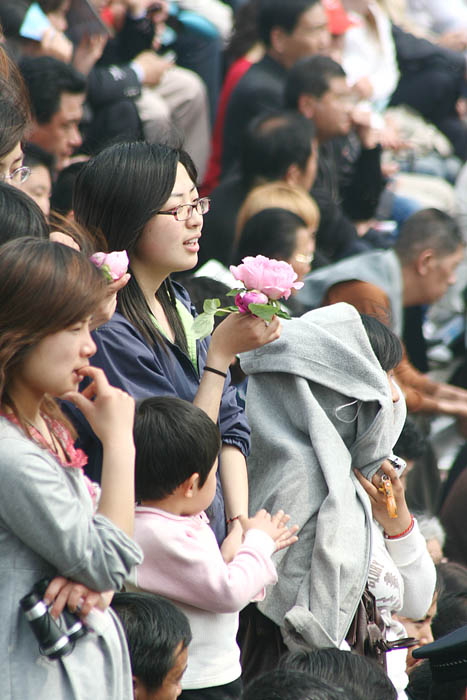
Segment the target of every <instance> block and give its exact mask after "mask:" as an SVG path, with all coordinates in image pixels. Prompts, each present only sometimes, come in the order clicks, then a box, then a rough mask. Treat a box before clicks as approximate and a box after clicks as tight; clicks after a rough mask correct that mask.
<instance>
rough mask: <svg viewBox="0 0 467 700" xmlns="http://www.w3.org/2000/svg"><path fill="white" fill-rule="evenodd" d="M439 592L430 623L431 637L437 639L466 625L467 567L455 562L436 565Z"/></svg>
mask: <svg viewBox="0 0 467 700" xmlns="http://www.w3.org/2000/svg"><path fill="white" fill-rule="evenodd" d="M436 574H437V578H438V579H439V581H440V592H439V595H438V602H437V607H436V615H435V616H434V618H433V621H432V623H431V629H432V632H433V637H434V638H435V639H439V638H440V637H444V635H446V634H449V633H450V632H454V630H456V629H458V628H459V627H462V626H463V625H467V568H466V567H465V566H462V564H458V563H457V562H443V563H441V564H437V566H436Z"/></svg>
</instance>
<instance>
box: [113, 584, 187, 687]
mask: <svg viewBox="0 0 467 700" xmlns="http://www.w3.org/2000/svg"><path fill="white" fill-rule="evenodd" d="M112 608H113V609H114V610H115V612H116V613H117V615H118V616H119V618H120V620H121V622H122V625H123V629H124V630H125V634H126V638H127V642H128V649H129V652H130V659H131V668H132V672H133V675H134V676H135V677H136V678H138V680H140V681H141V683H143V684H144V686H145V687H146V688H147V690H148V691H151V692H153V691H155V690H157V689H158V688H160V687H161V686H162V684H163V682H164V679H165V677H166V676H167V674H168V672H169V671H170V669H171V668H172V667H173V665H174V663H175V660H176V657H175V653H176V651H177V648H178V646H179V645H180V643H181V644H182V649H185V648H186V647H187V646H188V645H189V643H190V642H191V630H190V623H189V622H188V618H187V617H186V615H185V614H184V613H183V612H182V611H181V610H179V609H178V608H177V607H175V605H173V604H172V603H171V602H170V601H168V600H165V598H161V596H158V595H153V594H150V593H116V594H115V595H114V597H113V600H112Z"/></svg>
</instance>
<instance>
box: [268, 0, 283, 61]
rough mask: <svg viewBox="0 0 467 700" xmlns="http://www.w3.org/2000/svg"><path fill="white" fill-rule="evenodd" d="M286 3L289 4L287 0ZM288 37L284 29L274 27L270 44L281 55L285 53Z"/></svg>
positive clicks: (270, 36)
mask: <svg viewBox="0 0 467 700" xmlns="http://www.w3.org/2000/svg"><path fill="white" fill-rule="evenodd" d="M284 2H287V0H284ZM287 36H288V34H287V32H285V31H284V30H283V29H282V27H273V28H272V29H271V32H270V34H269V43H270V44H271V48H272V49H274V51H275V52H276V53H278V54H279V55H280V54H283V53H284V48H285V41H286V39H287Z"/></svg>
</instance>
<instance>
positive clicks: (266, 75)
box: [231, 55, 285, 104]
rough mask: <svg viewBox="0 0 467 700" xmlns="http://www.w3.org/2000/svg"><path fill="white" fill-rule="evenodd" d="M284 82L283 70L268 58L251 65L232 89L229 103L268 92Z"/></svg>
mask: <svg viewBox="0 0 467 700" xmlns="http://www.w3.org/2000/svg"><path fill="white" fill-rule="evenodd" d="M284 80H285V69H283V68H282V67H281V66H280V65H279V64H278V63H277V62H276V61H273V59H271V58H270V57H269V56H267V55H266V56H263V58H262V59H261V60H260V61H258V62H257V63H253V65H252V66H251V67H250V68H249V69H248V70H247V71H246V73H244V75H242V77H241V78H240V80H239V81H238V83H237V85H236V86H235V88H234V89H233V92H232V96H231V102H232V103H234V104H235V102H238V101H239V100H240V99H244V98H245V97H247V96H249V95H255V96H256V95H257V94H258V91H259V92H260V93H263V92H269V91H270V90H271V85H272V84H273V85H274V86H276V85H277V84H280V85H281V87H282V86H283V83H284Z"/></svg>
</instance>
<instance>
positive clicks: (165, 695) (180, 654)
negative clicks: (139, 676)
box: [134, 642, 188, 700]
mask: <svg viewBox="0 0 467 700" xmlns="http://www.w3.org/2000/svg"><path fill="white" fill-rule="evenodd" d="M187 659H188V647H184V646H183V642H180V644H179V645H178V647H177V648H176V650H175V654H174V664H173V666H172V668H171V669H170V671H169V672H168V673H167V675H166V676H165V678H164V680H163V682H162V685H161V686H160V687H159V688H158V689H157V690H153V691H149V690H147V688H145V687H144V686H143V685H142V684H141V683H140V682H135V692H134V697H135V700H176V698H178V696H179V695H180V694H181V692H182V686H181V681H182V677H183V674H184V673H185V670H186V667H187Z"/></svg>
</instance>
